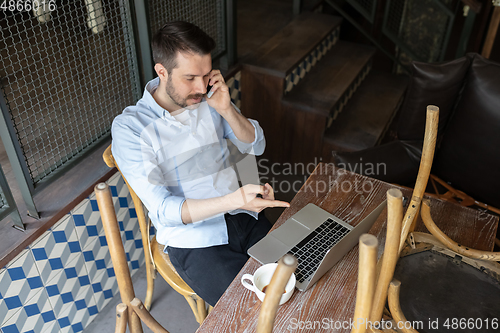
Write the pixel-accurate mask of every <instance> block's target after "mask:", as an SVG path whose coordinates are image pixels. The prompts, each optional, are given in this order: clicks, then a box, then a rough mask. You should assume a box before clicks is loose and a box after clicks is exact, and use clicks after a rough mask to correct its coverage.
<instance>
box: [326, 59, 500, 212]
mask: <svg viewBox="0 0 500 333" xmlns="http://www.w3.org/2000/svg"><path fill="white" fill-rule="evenodd" d="M412 67H413V68H412V75H411V77H410V84H409V86H408V90H407V92H406V95H405V98H404V101H403V103H402V106H401V109H400V111H399V115H398V119H399V120H398V124H397V127H396V128H397V130H396V132H397V139H396V140H395V141H391V142H389V143H387V144H383V145H380V146H376V147H373V148H370V149H366V150H362V151H357V152H351V153H342V152H336V153H335V152H334V158H333V159H334V163H335V164H336V165H337V166H338V167H344V168H347V169H350V170H354V171H355V172H358V173H362V174H365V175H367V176H370V177H374V178H378V179H381V180H383V181H386V182H390V183H397V184H400V185H405V186H411V187H413V185H414V182H415V179H416V176H417V173H418V168H419V163H420V156H421V151H422V144H423V136H424V131H425V118H426V107H427V105H430V104H432V105H437V106H438V107H439V108H440V115H439V130H438V141H437V145H436V151H435V155H434V163H433V168H432V174H434V175H436V176H438V177H439V178H441V179H443V180H445V181H446V182H447V183H449V184H450V185H451V186H453V187H454V188H456V189H457V190H460V191H463V192H465V193H466V194H468V195H470V196H472V197H473V198H475V199H476V200H479V201H482V202H484V203H487V204H489V205H492V206H495V207H497V208H500V176H499V172H500V64H499V63H496V62H493V61H490V60H488V59H485V58H483V57H481V56H480V55H479V54H475V53H471V54H467V55H466V56H465V57H462V58H459V59H456V60H453V61H449V62H444V63H431V64H429V63H419V62H414V63H413V64H412ZM375 166H376V167H375ZM356 170H357V171H356Z"/></svg>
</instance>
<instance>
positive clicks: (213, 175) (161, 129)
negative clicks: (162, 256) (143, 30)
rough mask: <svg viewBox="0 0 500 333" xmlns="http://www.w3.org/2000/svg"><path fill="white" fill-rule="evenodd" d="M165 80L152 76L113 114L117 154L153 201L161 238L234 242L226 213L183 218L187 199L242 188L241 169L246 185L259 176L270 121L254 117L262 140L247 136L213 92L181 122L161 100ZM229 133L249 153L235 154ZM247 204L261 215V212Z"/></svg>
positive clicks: (192, 243) (201, 243)
mask: <svg viewBox="0 0 500 333" xmlns="http://www.w3.org/2000/svg"><path fill="white" fill-rule="evenodd" d="M158 85H159V78H156V79H154V80H152V81H150V82H149V83H148V84H147V85H146V89H145V91H144V95H143V97H142V98H141V99H140V100H139V101H138V102H137V104H136V105H135V106H130V107H127V108H126V109H125V110H124V111H123V113H122V114H121V115H119V116H117V117H116V118H115V120H114V121H113V125H112V128H111V133H112V137H113V143H112V148H111V149H112V153H113V157H114V158H115V161H116V163H117V164H118V166H119V167H120V170H121V172H122V173H123V175H124V177H125V179H127V181H128V183H129V184H130V186H131V187H132V188H133V190H134V191H135V192H136V194H137V195H138V196H139V198H140V199H141V200H142V202H143V203H144V205H145V206H146V208H147V209H148V212H149V217H150V218H151V221H152V222H153V224H154V226H155V227H156V229H157V236H156V237H157V240H158V242H159V243H160V244H164V245H169V246H173V247H180V248H200V247H208V246H215V245H222V244H227V243H228V236H227V229H226V224H225V219H224V215H223V214H219V215H217V216H213V217H211V218H209V219H206V220H204V221H200V222H195V223H189V224H183V223H182V219H181V208H182V204H183V203H184V201H185V200H186V199H209V198H213V197H219V196H223V195H226V194H229V193H231V192H234V191H236V190H237V189H238V188H239V185H238V178H237V173H236V172H235V170H237V171H238V175H239V179H240V181H241V183H242V185H245V184H248V183H253V184H259V178H258V173H257V164H256V162H255V155H260V154H262V153H263V152H264V148H265V138H264V133H263V131H262V128H261V127H260V126H259V123H258V122H257V121H255V120H251V119H249V121H250V122H251V123H252V125H253V126H254V128H255V140H254V142H252V143H243V142H241V141H239V140H238V139H237V138H236V136H235V135H234V133H233V130H232V129H231V127H230V126H229V124H228V123H227V121H226V120H225V119H224V118H223V117H222V116H220V114H219V113H217V111H216V110H215V109H213V108H212V107H210V106H209V105H208V103H207V102H206V101H205V100H203V101H202V102H201V103H200V104H199V105H198V107H197V108H195V109H186V110H185V111H183V112H187V113H188V114H189V119H188V120H186V118H187V117H186V114H184V113H183V114H182V115H178V116H177V117H179V116H182V119H180V120H182V122H180V121H178V120H177V119H176V117H174V116H172V115H171V114H170V113H169V112H168V111H166V110H165V109H163V108H162V107H161V106H159V105H158V104H157V103H156V101H155V100H154V98H153V96H152V95H153V94H154V91H155V90H156V88H157V87H158ZM233 106H234V105H233ZM234 107H235V109H236V110H237V111H238V112H240V111H239V110H238V108H236V106H234ZM179 118H180V117H179ZM227 139H229V140H230V141H231V142H232V143H233V144H234V146H236V147H237V148H238V149H237V150H239V152H240V153H242V154H247V155H240V156H239V157H234V154H233V153H231V154H230V150H231V149H230V146H231V144H230V145H229V147H228V141H227ZM233 150H235V149H232V150H231V151H233ZM242 211H243V210H236V211H231V212H229V213H231V214H236V213H239V212H242ZM243 212H247V213H248V214H251V215H252V216H254V217H255V218H257V213H254V212H249V211H243Z"/></svg>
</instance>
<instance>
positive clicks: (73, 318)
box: [57, 285, 98, 333]
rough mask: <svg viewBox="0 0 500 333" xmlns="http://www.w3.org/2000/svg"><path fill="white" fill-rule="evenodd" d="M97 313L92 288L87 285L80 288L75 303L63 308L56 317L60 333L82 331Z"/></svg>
mask: <svg viewBox="0 0 500 333" xmlns="http://www.w3.org/2000/svg"><path fill="white" fill-rule="evenodd" d="M97 313H98V310H97V306H96V302H95V299H94V293H93V290H92V287H91V286H90V285H88V286H85V287H83V288H81V289H80V292H79V293H78V295H77V296H76V297H75V301H74V302H72V303H70V304H69V306H67V307H65V308H64V309H63V310H62V311H61V312H60V313H59V315H58V317H57V322H58V324H59V327H60V329H61V333H62V332H64V333H66V332H74V333H76V332H81V331H83V330H84V329H85V327H87V325H88V324H89V323H90V322H91V321H92V320H93V319H94V318H95V316H96V315H97Z"/></svg>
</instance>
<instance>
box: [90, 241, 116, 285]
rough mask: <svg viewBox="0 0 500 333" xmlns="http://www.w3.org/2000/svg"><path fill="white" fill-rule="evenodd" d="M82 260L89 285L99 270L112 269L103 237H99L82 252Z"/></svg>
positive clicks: (109, 255)
mask: <svg viewBox="0 0 500 333" xmlns="http://www.w3.org/2000/svg"><path fill="white" fill-rule="evenodd" d="M83 258H84V260H85V266H86V267H87V272H88V276H89V279H90V282H91V283H92V282H94V281H95V277H96V276H97V275H98V274H99V272H100V271H101V270H106V269H109V268H112V267H113V263H112V262H111V254H110V252H109V247H108V244H107V242H106V237H105V236H99V238H98V239H95V241H94V242H93V243H92V244H89V246H88V248H86V249H85V250H84V251H83Z"/></svg>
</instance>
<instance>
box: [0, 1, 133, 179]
mask: <svg viewBox="0 0 500 333" xmlns="http://www.w3.org/2000/svg"><path fill="white" fill-rule="evenodd" d="M1 2H2V0H0V3H1ZM7 2H8V1H7ZM21 3H23V2H21ZM26 3H33V4H35V1H34V2H31V1H28V2H26ZM42 3H44V4H45V5H43V7H42V5H40V6H36V8H35V9H29V10H27V9H28V8H27V7H26V8H16V9H15V10H9V9H7V10H5V11H1V12H0V27H1V31H0V55H1V57H0V80H1V81H0V85H1V88H2V90H3V93H4V95H5V99H6V102H7V104H8V108H9V112H10V115H11V118H12V122H13V124H14V127H15V130H16V132H17V136H18V140H19V142H20V145H21V148H22V150H23V153H24V157H25V159H26V163H27V166H28V169H29V172H30V174H31V178H32V180H33V182H34V184H35V185H36V184H37V183H39V182H40V181H41V180H42V179H44V178H45V177H47V176H49V175H51V174H53V172H54V171H56V170H57V169H58V168H60V167H61V166H62V165H64V164H65V163H67V162H68V161H70V160H71V159H72V158H74V157H75V156H76V155H78V154H80V153H82V152H85V151H86V149H88V148H89V147H90V146H91V145H92V144H93V143H96V142H97V141H99V139H100V138H102V137H103V136H105V135H107V134H108V133H109V131H110V127H111V122H112V120H113V118H114V117H115V116H116V115H118V114H119V113H121V112H122V111H123V109H124V107H126V106H127V105H130V104H133V103H134V102H135V101H136V100H137V99H138V98H139V97H140V91H141V89H140V86H139V77H138V68H137V64H136V55H135V51H134V43H135V42H134V40H133V35H132V31H131V29H132V24H131V16H130V10H129V4H128V0H103V1H100V0H85V1H64V2H62V1H57V2H54V1H48V0H46V1H45V2H42ZM49 3H50V4H52V5H53V6H51V7H49ZM19 9H21V10H19Z"/></svg>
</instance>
